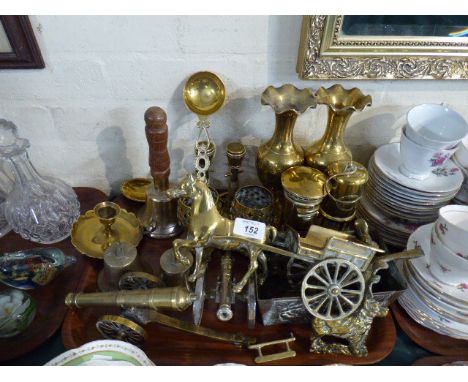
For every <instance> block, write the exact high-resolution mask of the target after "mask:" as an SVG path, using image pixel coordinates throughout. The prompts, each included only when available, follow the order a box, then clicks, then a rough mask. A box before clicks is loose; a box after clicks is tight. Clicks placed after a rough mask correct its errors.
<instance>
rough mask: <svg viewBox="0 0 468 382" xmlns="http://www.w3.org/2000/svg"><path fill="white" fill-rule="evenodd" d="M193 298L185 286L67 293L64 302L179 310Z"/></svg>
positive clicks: (67, 303)
mask: <svg viewBox="0 0 468 382" xmlns="http://www.w3.org/2000/svg"><path fill="white" fill-rule="evenodd" d="M193 300H194V295H193V294H192V293H190V292H189V291H188V290H187V289H186V288H182V287H174V288H153V289H146V290H142V289H138V290H121V291H115V292H102V293H69V294H68V295H67V296H66V297H65V304H66V305H67V306H68V307H70V308H72V307H73V308H85V307H92V306H114V307H119V308H122V309H127V308H146V309H158V308H166V309H173V310H180V311H181V310H185V309H187V308H188V307H189V306H190V305H192V302H193Z"/></svg>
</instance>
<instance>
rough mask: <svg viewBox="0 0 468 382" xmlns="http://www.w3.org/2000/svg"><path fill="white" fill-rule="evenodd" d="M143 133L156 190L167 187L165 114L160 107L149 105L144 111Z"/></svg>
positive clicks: (169, 165) (168, 164)
mask: <svg viewBox="0 0 468 382" xmlns="http://www.w3.org/2000/svg"><path fill="white" fill-rule="evenodd" d="M145 123H146V126H145V133H146V139H147V140H148V146H149V166H150V169H151V176H152V177H153V180H154V187H155V188H156V190H159V191H165V190H167V189H168V188H169V174H170V173H171V161H170V158H169V152H168V151H167V138H168V128H167V115H166V112H165V111H164V110H163V109H161V108H160V107H157V106H153V107H150V108H149V109H148V110H146V112H145Z"/></svg>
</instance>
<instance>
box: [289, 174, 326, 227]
mask: <svg viewBox="0 0 468 382" xmlns="http://www.w3.org/2000/svg"><path fill="white" fill-rule="evenodd" d="M326 181H327V177H326V176H325V174H324V173H322V172H321V171H320V170H317V169H315V168H310V167H306V166H294V167H290V168H289V169H287V170H286V171H284V172H283V174H282V175H281V184H282V186H283V190H284V196H285V204H286V206H285V210H284V211H285V212H284V223H285V224H286V225H288V226H290V227H292V228H294V229H295V230H296V231H297V232H299V234H305V233H306V232H307V231H308V230H309V227H310V225H311V224H312V222H313V220H314V218H315V215H317V213H318V211H319V207H320V203H321V202H322V200H323V198H324V196H325V182H326Z"/></svg>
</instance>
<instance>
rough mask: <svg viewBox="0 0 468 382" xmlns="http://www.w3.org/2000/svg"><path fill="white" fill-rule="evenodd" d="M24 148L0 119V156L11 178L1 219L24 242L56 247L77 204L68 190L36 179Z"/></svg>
mask: <svg viewBox="0 0 468 382" xmlns="http://www.w3.org/2000/svg"><path fill="white" fill-rule="evenodd" d="M28 147H29V141H28V140H27V139H23V138H19V137H18V134H17V128H16V126H15V124H13V123H12V122H9V121H6V120H4V119H0V156H1V157H2V158H3V159H4V160H6V161H7V162H8V163H9V165H10V166H11V168H12V171H13V174H14V176H15V184H14V186H13V190H12V191H11V192H10V193H9V194H8V196H7V199H6V201H5V207H4V209H5V218H6V220H7V221H8V223H9V224H10V226H11V227H12V229H13V230H14V231H15V232H16V233H18V234H19V235H21V237H23V238H24V239H27V240H31V241H35V242H38V243H42V244H50V243H56V242H59V241H62V240H63V239H65V238H67V237H68V236H69V235H70V232H71V229H72V226H73V223H74V222H75V221H76V219H78V217H79V215H80V203H79V202H78V198H77V197H76V194H75V192H74V191H73V189H72V188H71V187H70V186H68V185H67V184H65V183H64V182H62V181H61V180H59V179H56V178H52V177H49V176H41V175H39V173H38V172H37V171H36V169H35V168H34V166H33V165H32V163H31V161H30V160H29V156H28V153H27V151H26V149H27V148H28Z"/></svg>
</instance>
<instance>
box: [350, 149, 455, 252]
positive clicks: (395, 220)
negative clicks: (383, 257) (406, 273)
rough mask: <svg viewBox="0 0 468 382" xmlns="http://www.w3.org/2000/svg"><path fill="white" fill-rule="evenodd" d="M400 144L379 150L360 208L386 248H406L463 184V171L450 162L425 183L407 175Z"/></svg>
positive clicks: (435, 217)
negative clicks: (419, 229)
mask: <svg viewBox="0 0 468 382" xmlns="http://www.w3.org/2000/svg"><path fill="white" fill-rule="evenodd" d="M400 165H401V158H400V144H399V143H398V142H397V143H390V144H388V145H384V146H381V147H379V148H378V149H377V150H376V151H375V153H374V155H373V156H372V157H371V159H370V161H369V165H368V171H369V181H368V183H367V184H366V187H365V190H364V196H363V198H362V199H361V201H360V205H359V207H358V212H359V214H360V215H361V216H362V217H363V218H365V219H367V220H368V223H369V225H370V226H372V227H374V228H375V229H376V230H377V231H378V232H379V234H380V235H381V237H382V239H383V241H384V242H385V243H386V244H390V245H393V246H395V247H400V248H403V247H405V246H406V242H407V240H408V237H409V235H410V234H411V233H412V232H413V231H414V230H415V229H416V228H417V227H419V226H420V225H422V224H426V223H429V222H433V221H434V220H436V219H437V213H438V211H439V208H441V207H443V206H445V205H447V204H448V203H449V202H450V201H451V200H452V199H453V197H454V196H455V195H456V194H457V192H458V191H459V189H460V187H461V185H462V183H463V175H462V172H461V170H460V169H459V168H458V167H457V166H456V165H455V164H454V163H453V162H452V161H450V160H448V161H447V162H445V164H444V165H443V166H441V167H436V168H434V170H433V171H432V172H431V173H430V175H429V176H428V177H426V178H425V179H422V180H419V179H414V178H409V177H407V176H405V175H403V174H402V173H401V172H400V170H399V168H400Z"/></svg>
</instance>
